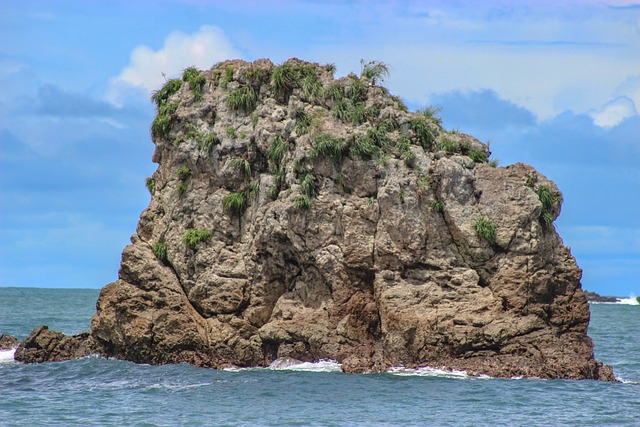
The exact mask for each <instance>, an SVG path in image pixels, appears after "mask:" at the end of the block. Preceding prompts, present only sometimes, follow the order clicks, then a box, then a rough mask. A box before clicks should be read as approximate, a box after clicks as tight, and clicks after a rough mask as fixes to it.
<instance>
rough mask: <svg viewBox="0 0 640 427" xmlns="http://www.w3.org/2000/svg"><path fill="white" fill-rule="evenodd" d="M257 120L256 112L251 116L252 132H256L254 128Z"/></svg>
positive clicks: (258, 117)
mask: <svg viewBox="0 0 640 427" xmlns="http://www.w3.org/2000/svg"><path fill="white" fill-rule="evenodd" d="M259 119H260V116H258V112H257V111H256V112H254V113H253V114H251V126H253V130H256V126H258V120H259Z"/></svg>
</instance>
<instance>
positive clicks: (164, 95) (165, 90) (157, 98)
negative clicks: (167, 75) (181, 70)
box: [151, 79, 182, 108]
mask: <svg viewBox="0 0 640 427" xmlns="http://www.w3.org/2000/svg"><path fill="white" fill-rule="evenodd" d="M181 87H182V80H179V79H171V80H169V81H168V82H167V83H165V85H164V86H162V88H161V89H158V90H155V91H153V92H152V93H151V101H153V102H154V103H155V104H156V108H160V106H162V105H164V104H166V103H167V101H168V100H169V98H170V97H171V96H172V95H173V94H174V93H176V92H178V90H180V88H181Z"/></svg>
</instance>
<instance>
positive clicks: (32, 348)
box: [14, 325, 101, 363]
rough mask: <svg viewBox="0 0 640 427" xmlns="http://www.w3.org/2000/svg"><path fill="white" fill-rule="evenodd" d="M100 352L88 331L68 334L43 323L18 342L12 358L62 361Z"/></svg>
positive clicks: (25, 361) (35, 361)
mask: <svg viewBox="0 0 640 427" xmlns="http://www.w3.org/2000/svg"><path fill="white" fill-rule="evenodd" d="M100 353H101V351H100V347H99V346H96V345H95V343H94V341H93V338H92V337H91V334H90V332H89V331H86V332H82V333H80V334H78V335H73V336H68V335H64V334H63V333H60V332H55V331H51V330H49V328H48V327H47V326H44V325H43V326H40V327H37V328H35V329H34V330H33V331H31V333H30V334H29V336H28V337H27V339H26V340H24V341H22V342H21V343H20V345H19V346H18V348H17V349H16V352H15V354H14V359H15V360H16V361H18V362H24V363H41V362H62V361H64V360H71V359H77V358H79V357H84V356H88V355H90V354H100Z"/></svg>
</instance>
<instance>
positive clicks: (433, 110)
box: [418, 106, 442, 129]
mask: <svg viewBox="0 0 640 427" xmlns="http://www.w3.org/2000/svg"><path fill="white" fill-rule="evenodd" d="M440 112H442V108H441V107H433V106H428V107H425V108H421V109H419V110H418V113H420V114H422V115H423V116H424V117H425V118H426V119H427V120H430V121H431V122H432V123H435V124H436V125H437V126H438V127H439V128H441V129H442V119H440V117H438V114H440Z"/></svg>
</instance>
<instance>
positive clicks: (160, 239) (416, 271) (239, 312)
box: [91, 59, 613, 380]
mask: <svg viewBox="0 0 640 427" xmlns="http://www.w3.org/2000/svg"><path fill="white" fill-rule="evenodd" d="M333 69H334V67H333V66H332V65H325V66H320V65H318V64H311V63H307V62H303V61H299V60H296V59H292V60H289V61H287V62H286V63H284V64H282V65H280V66H274V65H273V64H272V63H271V62H270V61H269V60H258V61H255V62H253V63H249V62H244V61H239V60H236V61H227V62H224V63H221V64H217V65H216V66H214V67H213V68H212V69H210V70H207V71H198V70H195V69H193V68H189V69H187V70H185V72H184V74H183V76H182V78H181V79H176V80H170V81H169V82H167V84H166V85H165V86H164V87H163V88H162V89H160V90H159V91H157V92H156V93H155V94H154V96H153V100H154V102H155V103H156V105H157V108H158V115H157V117H156V119H155V120H154V122H153V125H152V138H153V141H154V143H155V146H156V149H155V153H154V155H153V160H154V162H156V163H158V165H159V166H158V169H157V171H156V172H155V173H154V174H153V177H151V178H149V179H148V180H147V186H148V188H149V190H150V192H151V194H152V198H151V202H150V205H149V207H148V208H147V209H146V210H145V211H144V212H143V213H142V215H141V218H140V222H139V224H138V228H137V233H136V234H135V235H133V237H132V239H131V244H130V245H129V246H127V247H126V248H125V249H124V251H123V254H122V264H121V268H120V272H119V279H118V280H117V281H116V282H114V283H111V284H109V285H107V286H105V287H104V288H103V290H102V292H101V294H100V297H99V300H98V303H97V314H96V315H95V316H94V318H93V321H92V327H91V334H92V339H93V340H94V341H95V345H97V346H98V347H99V348H101V349H102V350H103V351H104V353H105V354H107V355H110V356H114V357H117V358H122V359H126V360H131V361H134V362H144V363H155V364H161V363H177V362H187V363H191V364H194V365H197V366H207V367H225V366H231V365H234V366H266V365H269V364H270V363H271V362H272V361H274V360H275V359H277V358H281V357H288V358H294V359H298V360H302V361H315V360H319V359H325V358H330V359H335V360H337V361H339V362H341V363H342V366H343V369H344V370H345V371H348V372H365V371H371V370H384V369H387V368H389V367H392V366H400V365H402V366H406V367H418V366H435V367H446V368H451V369H463V370H468V371H471V372H473V373H478V374H480V373H482V374H488V375H492V376H507V377H510V376H514V375H524V376H529V377H541V378H576V379H580V378H595V379H598V378H599V379H609V380H611V379H613V375H612V372H611V369H610V368H608V367H603V366H602V364H601V363H599V362H596V361H595V360H594V356H593V344H592V341H591V339H590V338H589V337H588V336H587V335H586V331H587V326H588V322H589V307H588V304H587V301H586V299H585V296H584V293H583V291H582V290H581V286H580V278H581V270H580V269H579V268H578V266H577V265H576V262H575V260H574V258H573V256H572V255H571V252H570V249H569V248H567V247H565V246H564V245H563V243H562V240H561V239H560V237H559V236H558V234H557V233H556V231H555V229H554V226H553V221H554V220H555V218H556V217H557V216H558V215H559V213H560V205H561V202H562V196H561V194H560V192H559V191H558V189H557V187H556V185H555V184H554V183H553V182H551V181H549V180H548V179H547V178H545V177H544V176H542V175H541V174H539V173H538V172H536V171H535V170H534V169H533V168H532V167H530V166H528V165H525V164H520V163H518V164H515V165H512V166H507V167H495V165H492V164H490V163H489V162H488V158H489V155H490V152H489V150H488V147H487V146H486V145H485V144H483V143H481V142H480V141H478V140H476V139H474V138H473V137H471V136H469V135H465V134H462V133H459V132H447V131H445V130H444V129H443V128H442V127H441V124H440V122H439V120H438V119H437V118H436V117H434V115H433V111H432V110H429V109H427V110H425V111H421V112H409V111H407V108H406V107H405V106H404V104H403V103H402V101H401V100H400V99H399V98H397V97H394V96H392V95H390V94H389V92H388V91H387V90H386V89H385V88H384V87H382V86H380V85H379V83H380V80H381V78H382V77H384V73H385V71H386V68H385V66H384V64H380V63H375V62H374V63H368V64H363V73H362V76H360V77H357V76H355V75H353V74H351V75H349V76H346V77H342V78H340V79H337V80H336V79H334V78H333Z"/></svg>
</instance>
